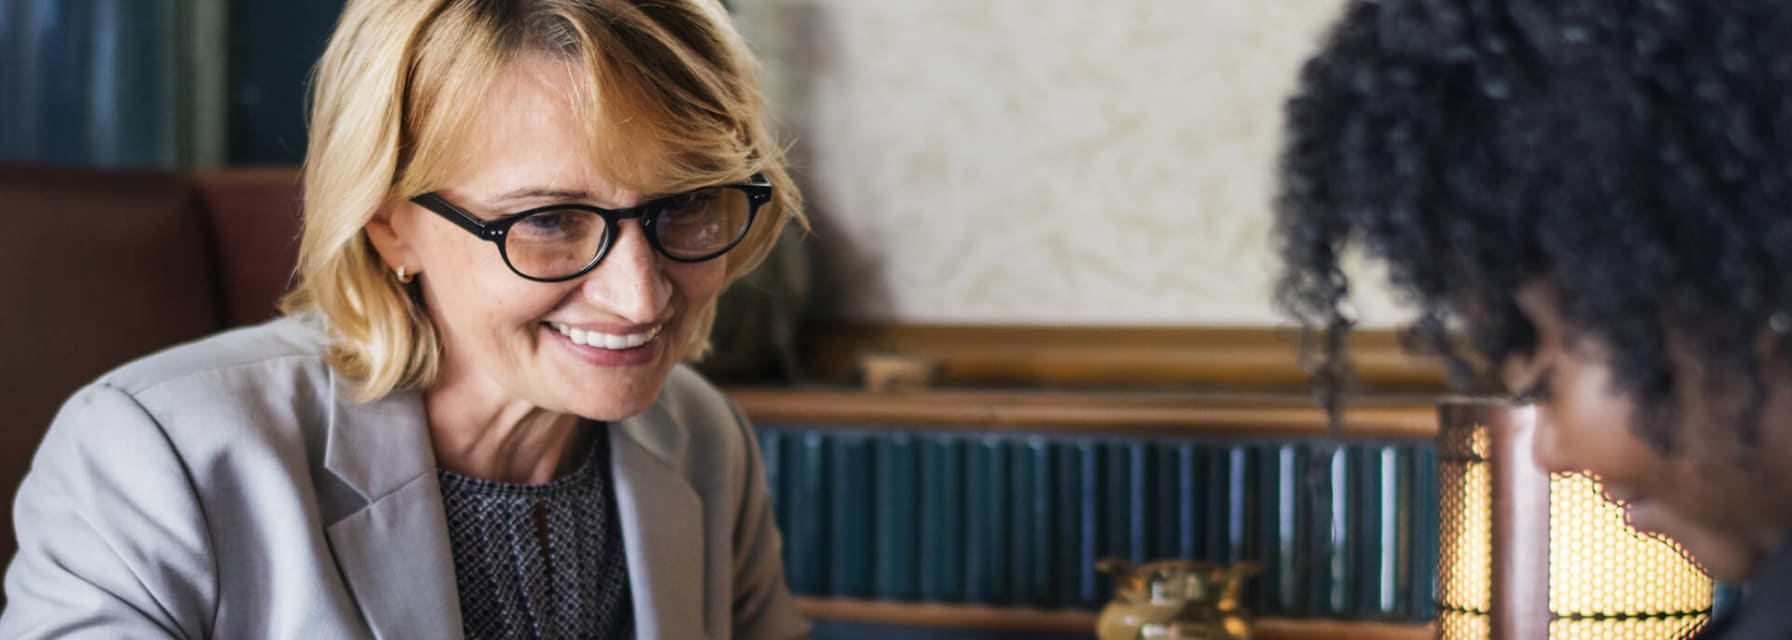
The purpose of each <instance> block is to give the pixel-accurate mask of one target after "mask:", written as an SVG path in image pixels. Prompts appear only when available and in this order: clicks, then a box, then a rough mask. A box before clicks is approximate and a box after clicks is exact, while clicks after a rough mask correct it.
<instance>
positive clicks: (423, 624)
mask: <svg viewBox="0 0 1792 640" xmlns="http://www.w3.org/2000/svg"><path fill="white" fill-rule="evenodd" d="M331 379H332V384H333V385H334V386H336V387H338V388H337V389H336V397H337V398H339V399H340V400H338V402H337V404H336V406H335V410H334V412H333V413H332V415H331V416H330V424H329V429H328V436H327V437H328V440H327V441H326V442H325V444H324V467H325V468H326V469H328V470H329V471H330V472H332V473H334V474H335V475H336V476H337V477H338V478H340V479H341V480H342V481H343V482H344V483H345V484H347V485H348V486H349V487H350V488H353V489H354V490H355V492H356V493H358V494H360V497H361V498H362V499H364V500H366V504H365V506H364V507H362V508H360V509H358V510H354V511H352V512H348V513H347V515H346V516H344V517H343V518H341V519H340V520H337V521H336V522H333V523H331V524H329V525H328V531H327V533H328V535H329V539H330V548H331V551H333V552H334V554H335V556H336V566H337V568H338V569H339V570H340V571H341V572H342V577H343V579H344V580H345V581H346V582H347V587H348V591H349V593H350V595H351V596H353V597H354V600H355V604H356V605H357V606H358V607H359V608H360V610H361V616H362V617H363V618H364V619H365V620H367V625H368V626H369V627H370V628H371V629H372V631H373V634H374V636H375V637H377V638H460V637H461V613H460V596H459V592H458V589H457V587H456V585H455V581H454V557H453V554H452V551H451V548H450V547H449V542H448V519H447V516H446V515H445V514H444V513H443V511H442V499H441V496H442V493H441V488H440V485H439V484H438V483H437V481H436V474H435V454H434V449H433V448H432V447H431V445H430V442H429V429H428V425H427V424H426V423H425V418H424V413H423V404H422V400H421V398H420V397H419V396H418V395H417V394H415V393H398V394H394V395H391V396H388V397H386V398H382V399H379V400H375V401H373V402H369V403H365V404H357V403H353V401H351V400H348V399H347V398H349V397H350V396H349V395H348V393H349V390H348V389H346V388H341V387H343V386H344V385H345V383H344V382H343V381H341V380H340V379H339V378H337V377H336V376H335V375H334V374H332V375H331ZM328 512H329V511H326V513H328Z"/></svg>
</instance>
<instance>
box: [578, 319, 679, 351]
mask: <svg viewBox="0 0 1792 640" xmlns="http://www.w3.org/2000/svg"><path fill="white" fill-rule="evenodd" d="M552 324H553V327H554V330H555V331H559V332H560V333H561V334H562V335H565V336H566V337H567V339H569V340H572V343H573V344H576V345H581V346H587V347H596V348H598V349H607V350H610V351H619V350H622V349H633V348H635V347H639V346H641V345H644V344H647V343H648V342H650V341H652V340H653V339H654V338H655V337H657V336H659V335H660V329H661V327H663V326H664V325H660V326H655V327H654V328H652V329H648V330H647V331H646V332H643V333H631V334H628V335H620V336H619V335H611V334H608V333H603V332H601V331H587V330H585V329H577V328H573V327H570V326H567V325H564V324H560V323H558V322H556V323H552Z"/></svg>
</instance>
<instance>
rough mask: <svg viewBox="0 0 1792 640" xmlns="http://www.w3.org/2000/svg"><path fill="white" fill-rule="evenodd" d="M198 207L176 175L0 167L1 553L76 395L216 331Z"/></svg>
mask: <svg viewBox="0 0 1792 640" xmlns="http://www.w3.org/2000/svg"><path fill="white" fill-rule="evenodd" d="M196 204H197V203H196V202H195V200H194V196H193V190H192V188H191V184H190V183H189V182H187V181H186V180H184V179H182V178H180V177H179V176H176V175H173V174H165V173H118V172H109V171H107V172H103V171H92V170H80V169H63V168H43V167H21V166H3V165H0V212H4V213H0V216H3V217H0V219H4V220H5V226H4V233H0V305H4V307H3V308H4V312H0V336H5V340H3V341H0V345H4V346H3V347H0V407H6V419H5V420H4V421H3V422H0V496H3V500H4V504H5V507H6V508H5V509H4V510H0V532H4V534H3V535H0V558H3V559H6V560H8V561H10V559H11V558H12V553H13V549H14V542H13V536H12V531H13V528H12V498H13V495H14V493H15V492H16V491H17V489H18V483H19V480H20V478H21V477H22V476H23V474H24V472H25V469H26V468H27V465H28V463H29V460H30V456H31V454H32V452H33V451H35V450H36V448H37V444H38V442H39V440H41V439H42V437H43V432H44V429H45V428H46V427H48V426H49V424H50V419H51V418H52V416H53V415H54V414H55V411H56V409H57V407H59V406H61V404H62V402H63V401H64V400H66V399H67V398H68V396H69V394H71V393H73V392H74V391H75V389H77V388H78V387H80V386H81V385H82V384H84V383H87V382H89V381H91V380H93V379H94V378H95V377H96V376H98V375H99V374H101V373H104V372H105V371H107V370H109V369H112V368H114V367H117V366H118V365H120V364H123V363H124V362H126V361H128V360H130V359H132V358H135V357H137V356H141V355H144V354H147V353H150V352H152V351H155V350H157V349H160V348H162V347H166V346H168V345H170V344H174V343H177V342H181V341H184V340H189V339H192V338H197V337H199V336H202V335H205V334H207V333H211V332H213V331H216V330H217V329H219V328H220V326H221V325H220V323H219V319H220V318H221V317H222V313H221V311H220V309H219V304H218V301H217V291H218V282H217V279H216V277H215V275H214V273H213V269H212V264H211V262H212V258H211V248H210V247H211V242H210V237H209V236H210V234H209V232H208V230H207V224H206V221H205V218H204V214H203V213H201V212H200V210H199V208H198V207H197V206H196Z"/></svg>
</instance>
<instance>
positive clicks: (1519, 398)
mask: <svg viewBox="0 0 1792 640" xmlns="http://www.w3.org/2000/svg"><path fill="white" fill-rule="evenodd" d="M1551 373H1552V372H1549V371H1545V372H1543V374H1542V375H1539V376H1537V379H1535V380H1532V381H1531V384H1530V385H1529V386H1526V387H1525V388H1523V389H1519V390H1518V392H1517V393H1514V394H1512V402H1513V403H1514V404H1519V405H1532V404H1537V403H1539V402H1548V401H1549V398H1550V391H1551V383H1552V382H1553V381H1554V377H1555V376H1553V375H1551Z"/></svg>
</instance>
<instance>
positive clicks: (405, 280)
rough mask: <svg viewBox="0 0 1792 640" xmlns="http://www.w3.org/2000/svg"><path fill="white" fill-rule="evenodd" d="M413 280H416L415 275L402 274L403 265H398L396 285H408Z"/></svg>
mask: <svg viewBox="0 0 1792 640" xmlns="http://www.w3.org/2000/svg"><path fill="white" fill-rule="evenodd" d="M415 279H417V276H416V275H414V274H407V273H405V272H404V265H402V264H401V265H398V284H410V283H411V281H412V280H415Z"/></svg>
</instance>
